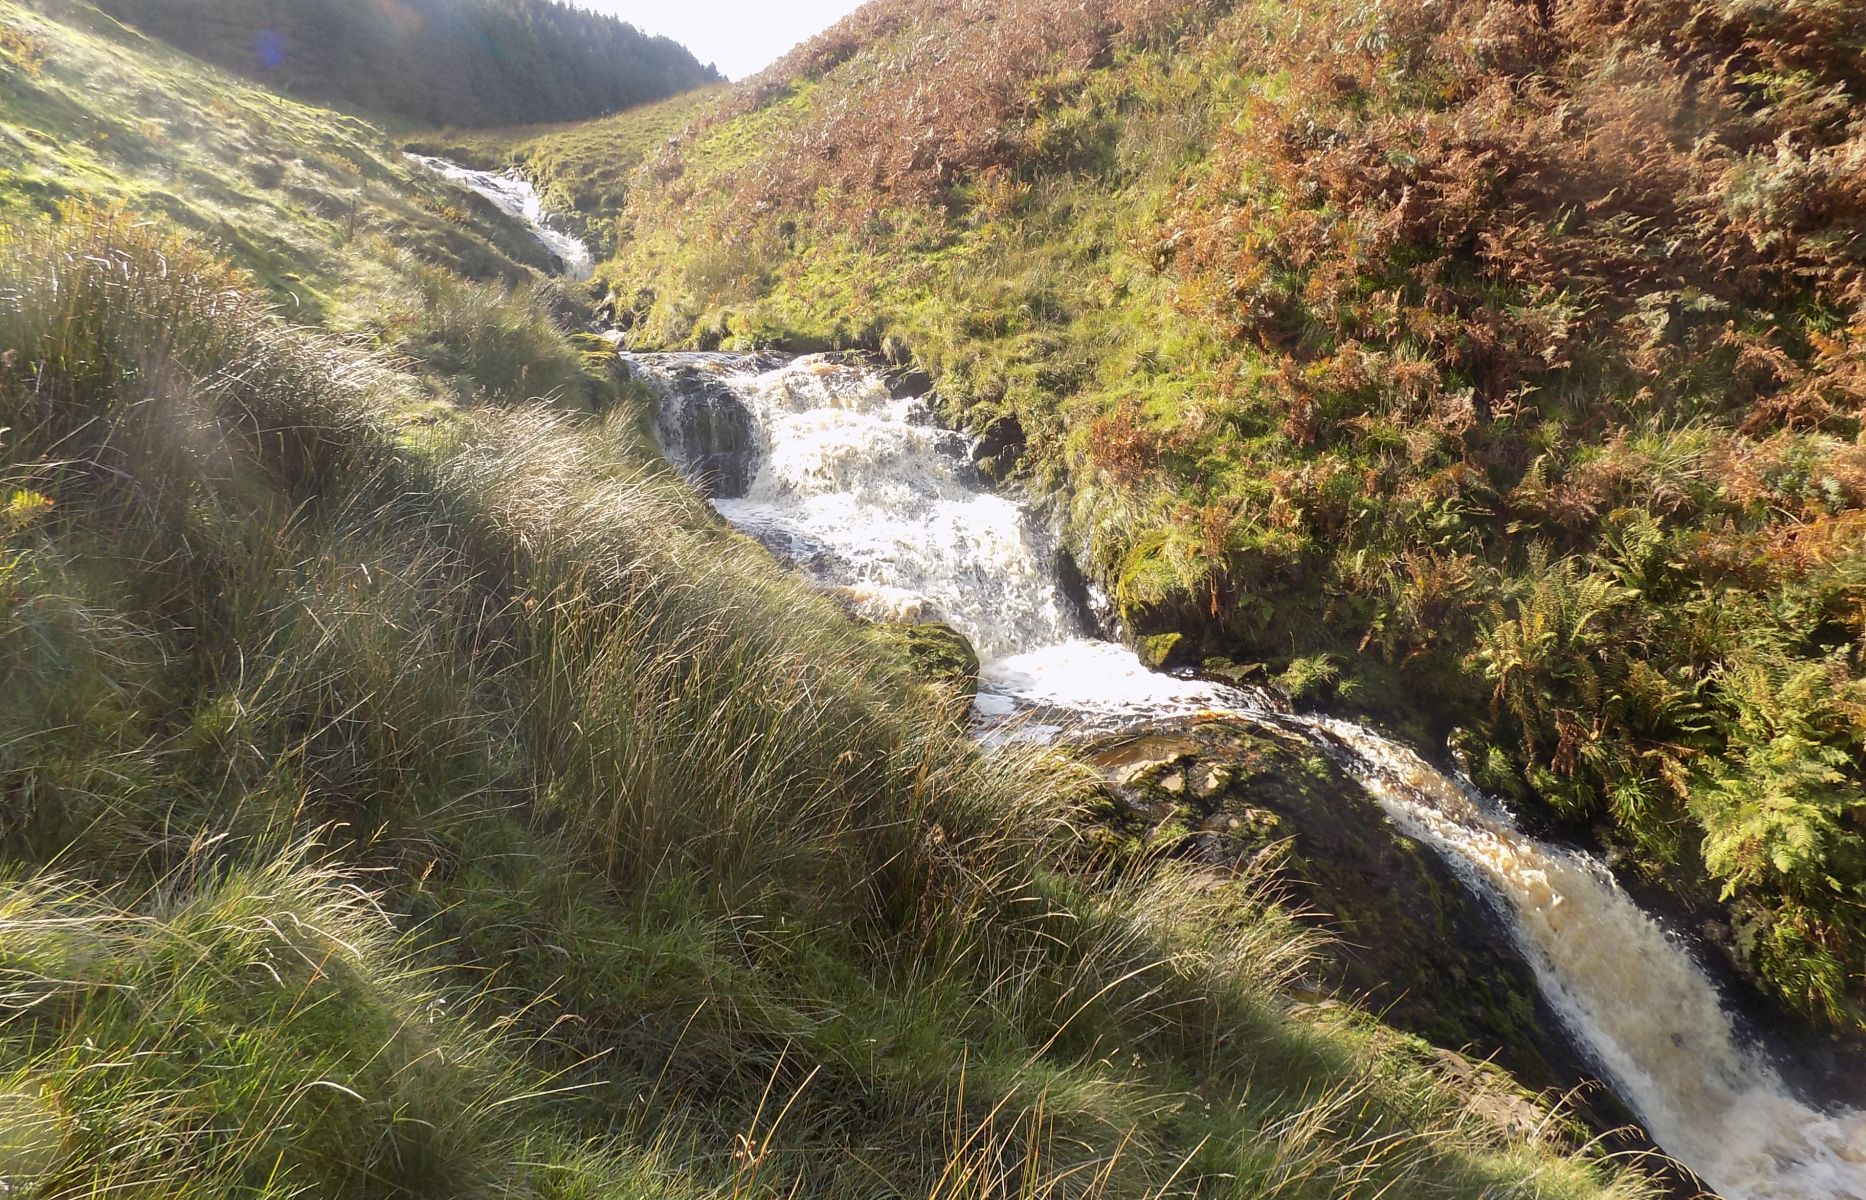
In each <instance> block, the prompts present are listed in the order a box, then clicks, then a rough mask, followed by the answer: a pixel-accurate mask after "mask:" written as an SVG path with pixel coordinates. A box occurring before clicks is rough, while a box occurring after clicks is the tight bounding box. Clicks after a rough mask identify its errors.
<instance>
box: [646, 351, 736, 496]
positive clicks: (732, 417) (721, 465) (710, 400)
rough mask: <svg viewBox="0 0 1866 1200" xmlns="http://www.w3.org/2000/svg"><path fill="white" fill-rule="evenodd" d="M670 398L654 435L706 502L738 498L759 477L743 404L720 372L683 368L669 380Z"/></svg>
mask: <svg viewBox="0 0 1866 1200" xmlns="http://www.w3.org/2000/svg"><path fill="white" fill-rule="evenodd" d="M668 394H669V396H671V397H673V398H672V399H670V400H664V401H663V403H662V404H661V406H660V415H659V417H658V418H657V421H656V427H655V433H656V435H657V436H658V437H659V439H660V442H661V445H662V448H663V449H665V450H666V452H667V455H668V457H669V458H670V459H672V460H673V461H674V462H675V463H677V464H679V465H680V467H681V468H682V470H683V471H684V472H685V473H686V475H687V477H688V478H689V479H690V480H692V482H693V485H694V487H695V488H697V489H698V490H699V491H700V494H701V495H703V496H705V497H706V498H707V499H708V500H738V499H742V498H743V497H744V496H745V494H746V493H747V492H749V491H750V490H751V486H752V479H753V478H754V477H755V476H756V475H757V474H758V460H759V454H760V444H759V440H758V432H757V425H756V423H755V422H754V421H753V419H752V415H751V413H750V412H749V411H747V410H746V408H745V404H744V402H743V401H741V400H740V399H739V398H738V397H737V396H735V395H734V394H733V393H732V390H731V388H729V387H728V386H727V385H726V384H725V383H724V382H722V381H721V380H720V378H719V377H718V375H717V374H715V373H714V372H712V371H709V370H706V369H703V368H698V367H693V368H688V367H679V368H676V369H675V373H674V375H673V377H672V379H671V380H670V387H669V389H668Z"/></svg>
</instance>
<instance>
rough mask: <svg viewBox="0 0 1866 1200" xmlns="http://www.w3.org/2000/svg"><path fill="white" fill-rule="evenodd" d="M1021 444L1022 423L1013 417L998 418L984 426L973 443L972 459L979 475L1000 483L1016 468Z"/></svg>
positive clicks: (1023, 442)
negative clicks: (983, 429)
mask: <svg viewBox="0 0 1866 1200" xmlns="http://www.w3.org/2000/svg"><path fill="white" fill-rule="evenodd" d="M1024 446H1025V436H1024V426H1023V424H1022V423H1021V422H1020V421H1018V419H1017V418H1016V417H1014V416H1005V417H999V418H998V419H997V420H995V421H993V422H992V423H991V424H990V425H987V426H986V427H985V431H984V432H983V433H981V434H980V435H979V438H978V441H976V442H974V443H973V444H972V461H973V462H974V463H975V464H977V466H978V472H979V474H981V475H983V476H984V477H985V478H986V479H989V480H991V481H992V482H994V483H1002V482H1003V481H1004V480H1006V479H1008V478H1010V475H1011V472H1012V471H1013V470H1015V469H1016V467H1017V460H1018V459H1019V458H1020V457H1021V456H1022V455H1023V453H1024Z"/></svg>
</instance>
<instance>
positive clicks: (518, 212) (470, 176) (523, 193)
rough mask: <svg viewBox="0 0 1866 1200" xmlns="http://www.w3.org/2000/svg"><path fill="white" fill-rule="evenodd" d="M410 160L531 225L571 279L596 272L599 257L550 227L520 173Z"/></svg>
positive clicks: (535, 192) (416, 158)
mask: <svg viewBox="0 0 1866 1200" xmlns="http://www.w3.org/2000/svg"><path fill="white" fill-rule="evenodd" d="M407 157H408V158H409V159H410V160H411V161H413V162H415V163H418V164H419V165H421V166H423V167H425V168H427V169H428V170H430V171H432V172H434V173H435V174H436V175H439V176H441V177H442V178H443V179H446V180H449V181H450V182H453V183H457V184H459V185H460V186H461V187H463V188H466V189H467V190H468V191H473V192H478V193H479V194H480V195H482V196H484V197H485V198H486V199H488V200H490V201H492V203H493V206H494V207H495V208H497V209H498V210H499V211H500V212H502V213H504V214H505V215H506V216H508V217H514V218H517V219H518V220H520V221H523V222H524V223H525V224H526V225H528V226H530V227H531V236H532V237H534V238H536V239H538V244H539V245H541V246H543V247H544V248H545V249H546V250H548V251H550V252H551V257H552V258H554V259H556V260H557V262H558V264H559V266H560V267H561V269H562V272H563V274H565V275H568V276H569V277H570V278H572V279H588V278H589V277H590V276H591V275H594V274H595V273H596V258H595V256H594V255H592V254H591V253H590V248H589V247H588V246H586V245H584V244H583V243H582V242H581V241H579V240H578V239H576V238H574V237H571V236H570V235H569V234H567V233H565V232H564V231H562V230H561V229H557V228H555V227H554V226H553V225H552V224H551V218H550V215H549V214H548V213H546V212H545V210H544V198H543V197H542V196H540V195H538V189H537V188H535V187H533V186H532V185H531V181H530V180H528V179H526V178H525V177H524V176H523V175H520V174H519V173H518V172H517V171H506V172H504V173H503V174H495V173H494V172H492V171H475V170H473V169H472V168H471V167H462V166H458V165H456V164H454V163H450V162H448V161H447V160H446V159H444V158H430V157H428V156H427V155H424V154H410V155H408V156H407Z"/></svg>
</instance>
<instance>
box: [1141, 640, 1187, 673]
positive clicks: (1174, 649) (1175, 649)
mask: <svg viewBox="0 0 1866 1200" xmlns="http://www.w3.org/2000/svg"><path fill="white" fill-rule="evenodd" d="M1185 641H1186V635H1185V634H1183V633H1156V634H1152V635H1150V636H1147V637H1139V638H1135V639H1134V653H1136V654H1138V655H1140V661H1141V662H1143V663H1145V664H1147V666H1148V667H1150V668H1152V669H1153V670H1155V671H1158V670H1160V669H1161V668H1163V667H1169V666H1172V665H1173V664H1174V661H1175V660H1176V659H1177V658H1178V657H1179V651H1180V649H1181V647H1182V646H1184V644H1185Z"/></svg>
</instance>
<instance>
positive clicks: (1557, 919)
mask: <svg viewBox="0 0 1866 1200" xmlns="http://www.w3.org/2000/svg"><path fill="white" fill-rule="evenodd" d="M1292 723H1295V724H1299V725H1306V726H1308V727H1309V728H1311V729H1314V730H1317V731H1319V732H1321V733H1322V734H1323V735H1325V736H1326V737H1329V738H1332V739H1335V740H1338V741H1339V743H1340V744H1341V745H1342V746H1344V747H1345V748H1346V749H1347V750H1348V753H1347V754H1346V755H1342V756H1339V757H1340V760H1341V762H1342V764H1343V766H1344V767H1345V768H1346V769H1347V770H1348V771H1349V773H1350V774H1352V775H1354V776H1355V778H1356V779H1357V780H1358V781H1359V782H1360V783H1361V784H1362V786H1364V787H1365V788H1366V789H1367V790H1368V792H1369V793H1370V794H1371V795H1372V796H1373V797H1374V798H1375V799H1376V800H1377V801H1378V802H1379V803H1380V806H1381V807H1382V808H1383V809H1385V810H1386V812H1387V813H1388V814H1389V815H1390V816H1391V817H1392V818H1393V821H1394V823H1395V824H1397V825H1398V826H1399V827H1400V829H1401V830H1403V831H1404V832H1405V833H1407V834H1408V835H1410V836H1411V837H1413V838H1416V839H1417V840H1419V841H1421V842H1424V843H1425V844H1426V845H1428V846H1431V847H1432V848H1433V849H1435V850H1437V851H1438V852H1439V853H1440V854H1441V855H1442V856H1443V857H1444V858H1445V859H1446V860H1447V861H1448V862H1450V863H1451V865H1452V867H1453V869H1454V870H1456V871H1457V872H1458V874H1459V875H1460V876H1461V877H1462V878H1463V879H1464V880H1465V882H1466V883H1467V884H1468V885H1470V886H1471V887H1472V888H1473V889H1475V890H1477V891H1478V892H1480V893H1482V894H1485V895H1488V896H1491V897H1493V898H1495V899H1497V900H1498V901H1500V902H1501V906H1502V908H1503V910H1504V914H1505V916H1506V917H1508V918H1509V923H1510V926H1511V932H1512V934H1513V936H1514V937H1515V940H1516V942H1517V945H1518V946H1519V947H1520V948H1521V949H1522V951H1523V953H1524V956H1525V957H1526V958H1527V959H1528V961H1529V964H1530V966H1531V967H1532V968H1533V969H1534V971H1535V975H1536V980H1537V983H1538V984H1539V985H1540V987H1541V990H1542V994H1543V995H1544V996H1545V997H1547V998H1548V1000H1549V1002H1550V1004H1551V1005H1552V1006H1553V1007H1554V1008H1555V1010H1556V1011H1557V1012H1558V1013H1560V1014H1561V1016H1562V1019H1563V1021H1564V1022H1565V1023H1566V1024H1567V1026H1568V1027H1569V1029H1571V1030H1572V1031H1574V1032H1575V1033H1576V1034H1577V1035H1578V1036H1579V1038H1580V1040H1581V1041H1582V1042H1583V1043H1584V1044H1585V1046H1586V1048H1587V1049H1588V1051H1589V1052H1590V1054H1591V1055H1592V1057H1593V1058H1594V1060H1595V1062H1596V1065H1597V1066H1599V1067H1600V1069H1601V1070H1602V1071H1603V1072H1605V1074H1606V1075H1607V1077H1608V1078H1609V1079H1610V1080H1611V1081H1612V1083H1613V1084H1614V1085H1615V1089H1616V1091H1617V1092H1618V1094H1619V1095H1620V1097H1621V1099H1622V1100H1624V1101H1625V1102H1626V1104H1627V1106H1628V1107H1629V1108H1631V1109H1632V1110H1633V1111H1634V1112H1635V1113H1637V1114H1638V1116H1639V1118H1640V1120H1641V1122H1642V1123H1643V1124H1644V1125H1645V1126H1646V1130H1647V1132H1649V1133H1650V1134H1651V1135H1652V1139H1653V1140H1654V1141H1655V1142H1657V1143H1658V1144H1659V1145H1660V1146H1662V1147H1664V1148H1665V1150H1666V1152H1667V1153H1669V1154H1671V1155H1672V1156H1673V1157H1674V1158H1676V1159H1678V1160H1679V1161H1680V1162H1683V1163H1684V1164H1686V1165H1687V1166H1689V1167H1691V1169H1692V1170H1694V1171H1696V1172H1697V1174H1698V1175H1699V1176H1700V1177H1701V1178H1702V1179H1703V1180H1704V1181H1705V1182H1706V1183H1708V1184H1709V1185H1710V1186H1712V1187H1714V1188H1716V1189H1717V1190H1718V1191H1719V1192H1720V1193H1722V1194H1723V1195H1724V1196H1726V1197H1728V1198H1729V1200H1866V1113H1861V1112H1845V1113H1826V1112H1822V1111H1820V1110H1819V1109H1816V1108H1815V1107H1813V1106H1812V1105H1810V1104H1808V1103H1806V1102H1804V1101H1802V1100H1800V1099H1798V1098H1797V1097H1796V1096H1795V1094H1794V1093H1793V1091H1792V1090H1791V1089H1790V1088H1789V1087H1788V1085H1787V1083H1786V1082H1785V1081H1784V1080H1783V1078H1782V1077H1781V1074H1780V1073H1779V1071H1778V1070H1777V1068H1776V1067H1775V1066H1774V1065H1773V1064H1772V1063H1771V1062H1770V1061H1769V1059H1768V1057H1767V1056H1766V1055H1765V1054H1764V1053H1763V1052H1762V1051H1761V1050H1760V1049H1758V1048H1756V1047H1755V1046H1754V1044H1753V1043H1752V1041H1751V1039H1750V1038H1749V1037H1748V1036H1747V1035H1746V1033H1745V1031H1744V1030H1743V1029H1742V1028H1741V1027H1740V1025H1739V1023H1738V1021H1737V1020H1736V1018H1735V1017H1734V1016H1733V1015H1732V1014H1731V1013H1730V1012H1729V1011H1728V1010H1727V1009H1726V1008H1725V1007H1724V1005H1723V1002H1722V999H1721V997H1720V996H1719V995H1718V991H1717V988H1716V985H1715V984H1714V983H1713V982H1712V981H1711V979H1710V977H1709V976H1707V975H1706V974H1705V973H1704V970H1703V968H1702V967H1701V966H1699V964H1698V962H1697V960H1696V959H1695V958H1694V957H1693V955H1692V953H1691V952H1690V950H1689V949H1688V948H1687V947H1686V946H1684V945H1683V944H1682V943H1681V942H1679V941H1678V939H1677V938H1676V937H1674V936H1673V935H1671V934H1669V933H1667V932H1666V930H1665V929H1664V927H1663V926H1662V925H1660V923H1659V922H1658V921H1656V920H1654V919H1653V918H1652V917H1651V916H1650V915H1648V914H1647V913H1646V912H1644V911H1643V910H1641V909H1640V907H1639V906H1638V905H1637V904H1636V903H1635V902H1634V901H1633V899H1632V898H1631V897H1630V896H1628V895H1627V894H1626V892H1625V891H1623V890H1622V889H1621V888H1620V887H1619V885H1618V884H1616V883H1615V882H1614V880H1613V877H1612V875H1611V874H1610V873H1609V872H1608V871H1607V870H1606V868H1605V867H1603V866H1601V865H1600V864H1599V863H1597V862H1595V861H1594V860H1593V859H1591V858H1589V857H1587V856H1586V855H1584V854H1580V853H1577V852H1575V851H1572V850H1568V849H1564V848H1562V847H1558V846H1551V845H1549V844H1547V843H1545V842H1541V841H1538V840H1537V839H1535V838H1532V837H1529V836H1528V835H1527V834H1524V833H1523V832H1522V831H1521V830H1520V829H1518V828H1517V827H1516V824H1515V822H1514V821H1513V820H1512V819H1511V818H1510V816H1509V814H1508V813H1507V812H1505V811H1504V810H1503V809H1502V808H1501V807H1500V806H1498V805H1496V804H1494V803H1492V802H1491V801H1489V800H1488V799H1487V798H1485V797H1483V796H1481V795H1480V794H1478V793H1477V792H1475V791H1474V790H1472V789H1470V788H1468V787H1467V786H1465V785H1463V784H1462V783H1461V782H1460V781H1456V780H1453V779H1451V778H1448V777H1447V776H1446V775H1444V774H1443V773H1441V772H1440V771H1438V770H1437V769H1435V768H1433V767H1432V766H1431V765H1429V764H1428V763H1426V762H1425V761H1424V760H1423V759H1421V758H1420V757H1419V756H1418V755H1417V754H1414V753H1413V752H1412V751H1410V750H1408V749H1406V748H1405V747H1403V746H1399V745H1396V744H1395V743H1393V742H1392V741H1390V740H1388V739H1386V738H1383V737H1380V736H1379V735H1377V734H1375V733H1372V732H1371V731H1369V730H1367V729H1364V728H1362V727H1361V726H1358V725H1354V724H1352V723H1350V722H1347V721H1338V720H1330V719H1326V718H1295V719H1294V720H1293V721H1292Z"/></svg>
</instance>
